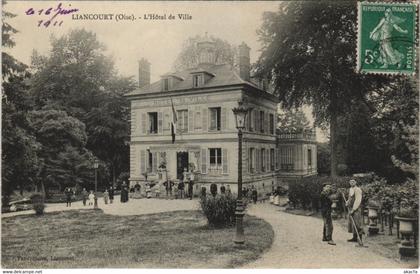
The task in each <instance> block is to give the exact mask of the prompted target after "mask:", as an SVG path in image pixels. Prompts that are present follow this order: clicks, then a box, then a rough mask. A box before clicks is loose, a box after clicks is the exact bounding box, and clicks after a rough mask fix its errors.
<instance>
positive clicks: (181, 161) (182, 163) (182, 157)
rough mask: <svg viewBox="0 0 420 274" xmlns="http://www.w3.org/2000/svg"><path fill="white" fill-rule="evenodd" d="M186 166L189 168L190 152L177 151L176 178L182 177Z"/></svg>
mask: <svg viewBox="0 0 420 274" xmlns="http://www.w3.org/2000/svg"><path fill="white" fill-rule="evenodd" d="M184 168H186V169H187V170H188V152H177V153H176V178H177V179H181V177H182V173H183V172H184Z"/></svg>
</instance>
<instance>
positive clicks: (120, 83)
mask: <svg viewBox="0 0 420 274" xmlns="http://www.w3.org/2000/svg"><path fill="white" fill-rule="evenodd" d="M51 45H52V49H51V52H50V53H49V54H48V55H47V56H41V55H39V54H37V53H36V52H34V54H33V56H32V68H33V71H34V75H33V77H32V79H31V94H32V97H33V100H34V103H35V106H36V109H37V110H45V109H49V110H56V111H62V112H65V113H67V115H68V117H73V118H75V119H77V120H79V121H80V122H81V123H83V124H84V127H85V129H84V131H85V133H84V135H85V137H86V138H85V139H84V141H83V145H82V146H83V147H84V148H85V149H87V150H89V151H91V153H92V154H94V155H95V156H97V157H98V158H99V159H101V160H102V161H104V162H105V166H106V167H107V169H109V170H110V171H111V174H112V180H113V182H114V183H115V180H116V177H117V176H118V174H119V173H121V172H123V171H127V170H128V167H129V163H128V159H129V157H128V154H129V144H128V141H129V125H128V123H127V121H128V120H129V115H130V113H129V102H128V100H127V99H126V98H125V97H124V94H126V93H127V92H130V91H131V90H133V89H134V88H135V83H134V81H133V80H132V78H124V77H120V76H117V73H116V71H115V69H114V63H113V61H112V59H111V58H109V57H107V56H105V54H104V52H105V47H104V45H102V44H101V43H100V42H99V41H98V39H97V38H96V34H94V33H92V32H89V31H86V30H84V29H75V30H71V31H69V33H68V34H65V35H63V36H62V37H59V38H56V37H52V39H51ZM69 119H72V118H69ZM51 123H52V121H51ZM76 128H77V127H76ZM74 133H76V134H77V132H72V131H69V134H74ZM104 147H106V148H107V149H104ZM84 153H85V152H82V154H84ZM100 174H101V175H103V174H104V172H100ZM106 174H108V172H106ZM105 180H106V181H108V179H105ZM101 181H102V180H101Z"/></svg>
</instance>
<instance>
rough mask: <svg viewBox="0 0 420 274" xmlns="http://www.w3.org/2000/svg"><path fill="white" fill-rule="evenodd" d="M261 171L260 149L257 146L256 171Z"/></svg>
mask: <svg viewBox="0 0 420 274" xmlns="http://www.w3.org/2000/svg"><path fill="white" fill-rule="evenodd" d="M258 171H260V150H259V149H258V148H255V172H258Z"/></svg>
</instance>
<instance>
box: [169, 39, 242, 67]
mask: <svg viewBox="0 0 420 274" xmlns="http://www.w3.org/2000/svg"><path fill="white" fill-rule="evenodd" d="M206 37H207V34H206ZM203 39H205V37H202V36H200V35H196V36H194V37H190V38H188V39H187V40H186V41H184V44H183V46H182V50H181V52H180V53H179V54H178V57H177V58H176V59H175V62H174V64H173V66H172V68H173V70H175V71H182V70H186V69H191V68H195V67H197V65H198V57H199V51H198V46H197V43H198V42H200V41H202V40H203ZM210 39H211V40H212V41H214V43H215V63H216V64H224V63H227V64H231V65H232V66H233V65H234V55H235V51H234V48H233V46H232V45H230V44H229V43H228V42H227V41H225V40H222V39H220V38H215V37H210Z"/></svg>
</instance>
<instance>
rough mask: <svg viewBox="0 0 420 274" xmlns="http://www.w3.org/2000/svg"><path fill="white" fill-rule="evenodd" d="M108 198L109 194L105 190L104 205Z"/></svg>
mask: <svg viewBox="0 0 420 274" xmlns="http://www.w3.org/2000/svg"><path fill="white" fill-rule="evenodd" d="M108 198H109V193H108V190H107V189H105V191H104V202H105V204H106V205H107V204H108Z"/></svg>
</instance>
